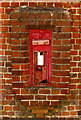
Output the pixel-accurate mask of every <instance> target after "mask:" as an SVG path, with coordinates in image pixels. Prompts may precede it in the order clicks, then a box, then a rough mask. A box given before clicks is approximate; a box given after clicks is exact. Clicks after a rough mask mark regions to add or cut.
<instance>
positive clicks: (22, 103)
mask: <svg viewBox="0 0 81 120" xmlns="http://www.w3.org/2000/svg"><path fill="white" fill-rule="evenodd" d="M21 105H23V106H28V105H29V101H21Z"/></svg>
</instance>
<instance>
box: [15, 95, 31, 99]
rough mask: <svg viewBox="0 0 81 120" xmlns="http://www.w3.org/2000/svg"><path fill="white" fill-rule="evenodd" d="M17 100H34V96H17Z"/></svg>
mask: <svg viewBox="0 0 81 120" xmlns="http://www.w3.org/2000/svg"><path fill="white" fill-rule="evenodd" d="M16 99H18V100H32V99H33V95H16Z"/></svg>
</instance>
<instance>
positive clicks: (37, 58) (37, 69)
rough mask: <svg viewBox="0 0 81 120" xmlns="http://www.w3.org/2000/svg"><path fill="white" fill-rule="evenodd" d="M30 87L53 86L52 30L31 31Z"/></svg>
mask: <svg viewBox="0 0 81 120" xmlns="http://www.w3.org/2000/svg"><path fill="white" fill-rule="evenodd" d="M30 85H31V86H47V85H51V31H50V30H30Z"/></svg>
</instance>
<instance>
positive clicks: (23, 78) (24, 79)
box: [21, 76, 29, 81]
mask: <svg viewBox="0 0 81 120" xmlns="http://www.w3.org/2000/svg"><path fill="white" fill-rule="evenodd" d="M28 80H29V76H25V77H21V81H28Z"/></svg>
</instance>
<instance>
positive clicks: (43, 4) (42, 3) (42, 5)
mask: <svg viewBox="0 0 81 120" xmlns="http://www.w3.org/2000/svg"><path fill="white" fill-rule="evenodd" d="M38 6H40V7H46V2H38Z"/></svg>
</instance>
